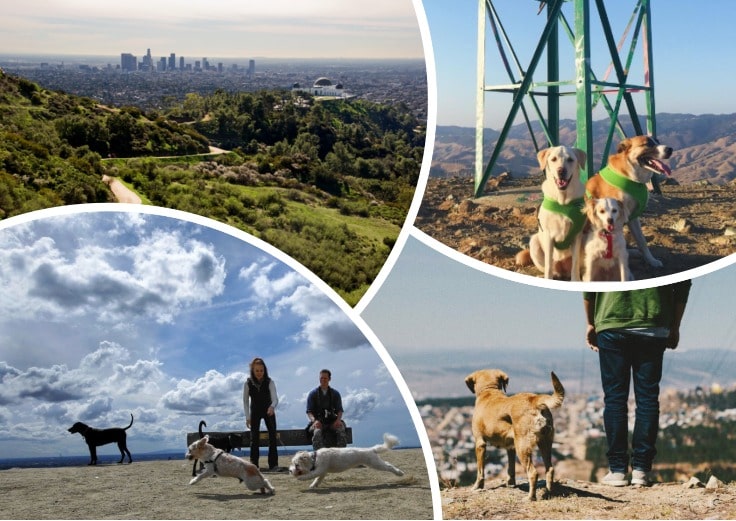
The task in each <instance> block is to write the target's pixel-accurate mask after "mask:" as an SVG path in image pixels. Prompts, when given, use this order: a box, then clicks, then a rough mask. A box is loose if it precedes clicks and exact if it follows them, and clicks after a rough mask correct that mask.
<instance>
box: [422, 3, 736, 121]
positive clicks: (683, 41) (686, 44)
mask: <svg viewBox="0 0 736 521" xmlns="http://www.w3.org/2000/svg"><path fill="white" fill-rule="evenodd" d="M423 4H424V10H425V13H426V18H427V22H428V24H429V32H430V34H431V37H432V47H433V49H434V57H435V58H434V59H435V67H436V72H437V90H438V101H437V123H438V124H439V125H460V126H466V127H474V126H475V85H476V72H475V71H476V40H477V32H478V31H477V23H478V22H477V11H478V7H477V5H478V2H477V1H475V0H423ZM590 4H591V6H593V15H592V16H591V26H592V29H593V34H592V45H593V51H592V52H591V63H592V65H593V70H594V72H596V74H597V75H598V76H599V77H602V76H603V75H604V73H605V70H606V68H607V66H608V62H609V61H610V60H609V56H610V55H609V54H608V51H607V49H606V48H605V46H604V45H605V41H604V40H603V39H602V38H601V37H600V29H599V27H600V23H599V21H598V18H597V14H596V13H597V11H595V7H594V2H592V1H591V2H590ZM635 4H636V2H635V1H633V0H616V1H615V2H606V8H607V10H608V14H609V17H610V19H611V25H612V29H613V33H614V38H615V39H616V40H618V39H619V38H620V37H621V35H622V34H623V33H624V28H625V27H626V25H627V23H628V21H629V18H630V17H631V15H632V13H633V10H634V6H635ZM494 5H495V6H496V8H497V10H498V11H499V14H500V17H501V21H502V22H503V23H504V26H505V27H506V31H507V33H508V34H509V38H510V40H511V41H512V43H513V45H514V48H515V49H516V51H517V53H518V54H519V57H520V61H521V63H522V64H523V66H524V67H526V66H527V65H528V63H529V60H530V58H531V56H532V53H533V49H534V46H536V44H537V41H538V40H539V35H540V34H541V30H542V27H543V25H544V22H545V18H544V13H543V14H540V15H539V16H538V15H537V11H538V5H539V4H538V2H535V1H532V0H496V1H494ZM651 6H652V25H653V38H654V41H653V48H654V80H655V90H656V104H657V112H676V113H693V114H703V113H733V112H736V103H735V102H734V101H733V96H731V94H730V90H731V86H732V85H733V84H734V82H735V81H736V69H734V67H732V66H731V64H732V63H733V57H732V50H733V48H734V45H733V20H734V18H736V3H735V2H732V1H730V0H707V1H705V2H692V1H686V0H651ZM563 10H564V12H565V13H566V14H567V19H568V20H569V21H570V23H572V21H573V19H574V18H573V16H572V2H567V3H566V5H565V7H564V8H563ZM488 31H489V33H490V28H489V29H488ZM639 48H641V47H639ZM626 49H628V44H627V45H626ZM487 52H488V59H489V62H488V73H487V77H486V82H487V83H488V84H504V83H508V77H507V76H506V73H505V70H504V69H499V67H500V64H498V62H497V59H496V57H497V55H498V52H497V50H496V47H495V44H493V46H492V47H491V46H489V47H488V51H487ZM560 56H561V57H560V62H561V64H564V63H569V64H570V67H572V64H573V63H574V51H573V50H572V46H571V45H569V42H568V40H567V37H566V36H564V35H561V36H560ZM494 59H495V60H496V61H495V62H494ZM543 63H544V59H543ZM561 68H562V69H563V70H562V72H561V78H572V77H573V76H572V73H570V74H565V70H564V65H561ZM640 70H641V68H640V67H638V68H637V67H636V62H635V63H634V65H633V66H632V73H631V74H632V79H634V78H636V76H635V73H638V72H639V71H640ZM540 71H541V72H542V73H543V71H544V69H543V68H540V69H538V73H539V72H540ZM517 77H518V75H517ZM537 78H539V81H541V80H542V79H543V78H544V74H542V75H541V76H535V79H537ZM635 98H636V99H637V104H639V103H643V99H641V98H639V97H638V96H635ZM486 104H487V108H488V107H491V108H488V110H487V115H486V126H487V127H490V128H496V129H500V128H501V126H502V125H503V122H504V120H505V118H506V114H507V113H508V106H509V105H510V95H508V94H493V95H491V94H488V95H487V96H486ZM639 106H641V107H643V104H641V105H639ZM562 112H563V113H562V116H563V117H574V111H573V110H572V108H571V107H570V106H569V105H566V104H565V103H563V105H562ZM602 117H603V116H602V114H599V115H596V114H594V119H600V118H602Z"/></svg>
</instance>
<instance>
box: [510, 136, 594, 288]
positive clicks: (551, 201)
mask: <svg viewBox="0 0 736 521" xmlns="http://www.w3.org/2000/svg"><path fill="white" fill-rule="evenodd" d="M585 157H586V156H585V152H583V151H582V150H578V149H577V148H571V147H566V146H557V147H552V148H547V149H545V150H540V151H539V153H538V154H537V160H538V161H539V166H540V168H541V169H542V170H543V171H544V177H545V179H544V182H543V183H542V193H543V195H544V200H543V202H542V206H541V207H540V208H539V214H538V219H539V231H538V232H537V233H535V234H534V235H532V237H531V239H530V240H529V255H530V257H531V260H532V262H533V263H534V265H535V266H536V267H537V269H539V270H540V271H541V272H542V273H544V277H545V278H547V279H553V278H554V279H564V280H574V281H577V280H580V278H579V276H580V268H579V259H578V252H579V250H580V232H581V231H582V227H583V223H584V221H585V217H584V216H583V215H581V211H580V210H581V208H582V205H583V195H584V187H583V183H582V181H581V180H580V168H581V167H583V165H585ZM522 253H523V252H522Z"/></svg>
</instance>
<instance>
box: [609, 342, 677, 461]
mask: <svg viewBox="0 0 736 521" xmlns="http://www.w3.org/2000/svg"><path fill="white" fill-rule="evenodd" d="M597 340H598V355H599V361H600V367H601V383H602V384H603V393H604V404H605V408H604V410H603V424H604V427H605V430H606V440H607V441H608V452H607V453H606V456H608V466H609V468H610V470H611V472H622V473H624V474H625V473H626V472H627V471H628V464H629V458H628V435H629V422H628V406H627V403H628V399H629V388H630V383H631V378H632V376H633V380H634V399H635V402H636V414H635V422H634V433H633V436H632V440H631V448H632V455H631V466H632V468H634V469H636V470H643V471H645V472H649V471H650V470H652V461H653V460H654V456H655V455H656V454H657V449H656V447H655V444H656V442H657V433H658V430H659V381H660V380H661V379H662V359H663V355H664V350H665V347H664V346H665V339H664V338H652V337H646V336H642V335H632V334H630V333H621V332H618V331H602V332H599V333H598V336H597Z"/></svg>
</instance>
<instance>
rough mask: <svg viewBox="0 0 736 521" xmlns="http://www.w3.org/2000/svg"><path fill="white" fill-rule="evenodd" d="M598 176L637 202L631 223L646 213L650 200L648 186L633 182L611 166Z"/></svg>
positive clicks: (630, 218)
mask: <svg viewBox="0 0 736 521" xmlns="http://www.w3.org/2000/svg"><path fill="white" fill-rule="evenodd" d="M598 174H600V176H601V178H602V179H603V180H604V181H605V182H606V183H608V184H609V185H611V186H614V187H616V188H618V189H619V190H621V191H622V192H624V193H627V194H629V195H630V196H631V197H633V198H634V200H635V201H636V208H635V209H634V211H633V212H632V213H631V215H630V216H629V221H633V220H634V219H636V218H637V217H639V216H640V215H641V214H642V213H644V208H646V207H647V201H648V200H649V189H648V188H647V185H645V184H643V183H637V182H636V181H632V180H631V179H629V178H628V177H626V176H625V175H621V174H619V173H618V172H616V171H615V170H613V169H612V168H611V167H610V166H607V167H605V168H604V169H603V170H601V171H600V172H598Z"/></svg>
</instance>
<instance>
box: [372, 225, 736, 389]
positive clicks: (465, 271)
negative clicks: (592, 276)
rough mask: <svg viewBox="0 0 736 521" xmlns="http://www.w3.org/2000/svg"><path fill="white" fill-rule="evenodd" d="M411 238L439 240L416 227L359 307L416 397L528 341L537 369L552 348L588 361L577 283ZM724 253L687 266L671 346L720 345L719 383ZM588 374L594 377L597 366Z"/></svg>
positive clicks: (725, 301) (725, 381)
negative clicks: (719, 262) (507, 272)
mask: <svg viewBox="0 0 736 521" xmlns="http://www.w3.org/2000/svg"><path fill="white" fill-rule="evenodd" d="M417 237H419V238H421V239H422V240H426V241H427V242H428V243H430V244H432V245H435V244H436V243H434V242H433V241H432V240H431V239H428V238H427V236H426V235H423V234H421V233H417V234H413V235H411V236H410V237H409V238H408V240H407V242H406V246H405V247H404V249H403V250H402V252H401V255H400V256H399V257H398V259H397V262H396V264H395V265H394V266H393V269H392V270H391V272H390V274H389V275H388V276H387V278H386V280H385V282H384V283H383V285H382V286H381V287H380V289H378V291H377V292H376V295H375V297H374V298H373V299H372V300H371V302H370V303H369V304H368V305H367V307H366V308H365V309H364V310H363V312H362V317H363V318H364V319H365V320H366V322H367V323H368V325H369V326H370V327H371V328H372V329H373V331H374V332H375V333H376V335H378V337H379V338H380V339H381V341H382V343H383V345H384V346H385V347H386V349H387V350H388V352H389V353H390V354H391V356H392V357H393V359H394V361H395V362H396V364H397V366H398V367H399V370H400V371H402V374H403V376H404V378H405V379H406V382H407V384H408V386H409V388H410V389H411V391H412V393H414V395H415V396H416V397H419V398H424V397H427V396H434V397H437V396H443V395H444V396H453V395H464V394H465V393H467V389H466V388H465V386H464V384H463V379H462V377H461V376H464V374H468V373H469V372H470V370H467V369H469V368H473V369H472V370H474V369H478V368H480V367H490V366H495V365H494V363H495V364H497V363H498V360H499V359H501V358H502V357H503V356H507V357H509V356H511V357H513V356H514V353H522V352H523V353H525V355H524V356H526V355H528V353H529V350H530V349H532V350H536V351H533V354H532V356H533V358H530V359H529V361H528V367H529V368H532V369H533V370H534V371H537V372H539V371H544V370H547V368H549V367H555V366H554V364H555V360H554V359H553V357H552V356H550V355H549V352H550V351H554V350H565V351H567V352H579V353H580V357H581V358H582V357H586V356H587V359H586V363H589V362H591V361H592V362H593V363H594V362H595V360H594V357H593V356H588V355H590V353H591V352H590V350H589V349H588V347H587V346H586V345H585V342H584V334H585V326H586V323H585V316H584V312H583V304H582V296H581V294H580V292H579V291H563V290H559V289H551V288H546V287H539V286H538V285H530V284H524V283H520V282H517V281H512V280H508V279H507V278H501V277H497V276H495V275H492V274H489V273H488V271H489V270H486V272H484V271H481V270H477V269H474V268H473V267H469V266H467V265H465V264H463V263H462V262H458V261H457V260H456V259H455V258H453V257H458V256H461V255H460V254H457V253H456V252H447V253H448V255H445V254H444V253H442V252H440V251H437V250H435V249H433V248H430V247H429V246H427V244H425V243H424V242H422V240H418V239H417ZM444 249H447V248H446V247H445V248H444ZM731 257H732V258H730V259H726V260H727V261H728V263H729V264H728V265H726V264H725V263H724V264H723V265H724V266H725V267H723V268H721V269H719V270H715V271H711V272H709V270H700V271H699V272H696V273H694V274H693V277H692V280H693V286H692V289H691V292H690V300H689V302H688V306H687V310H686V313H685V318H684V321H683V326H682V329H681V342H680V346H679V348H678V349H677V352H678V354H679V353H686V352H695V353H697V352H698V351H699V350H700V352H702V350H703V349H708V348H723V349H725V350H726V353H724V355H723V360H722V362H723V363H722V364H721V366H720V367H722V368H723V369H722V371H720V373H719V374H718V378H719V379H720V384H721V385H734V384H736V323H734V320H733V306H732V301H733V295H734V294H736V266H734V265H733V264H734V262H736V256H733V255H732V256H731ZM711 270H712V267H711ZM502 271H503V270H498V272H502ZM680 278H683V277H680ZM660 282H661V281H660ZM509 353H510V355H509ZM517 356H522V355H521V354H519V355H517ZM683 359H684V357H683ZM504 360H507V359H504ZM668 361H669V362H671V363H678V358H677V356H670V357H669V358H668ZM568 369H569V368H568ZM672 370H673V369H670V371H672ZM463 371H467V372H465V373H462V372H463ZM558 371H559V370H558ZM458 372H460V373H462V374H460V376H458ZM587 378H588V380H587V382H588V383H589V384H592V385H597V384H596V382H597V378H598V376H597V373H595V367H593V370H591V371H590V374H589V375H588V376H587ZM548 382H549V380H548V377H544V379H542V380H541V385H542V389H543V390H546V389H548V388H549V383H548ZM706 383H709V382H703V384H706ZM518 390H519V388H518V387H517V388H515V389H513V391H510V392H518ZM571 390H573V388H571Z"/></svg>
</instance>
